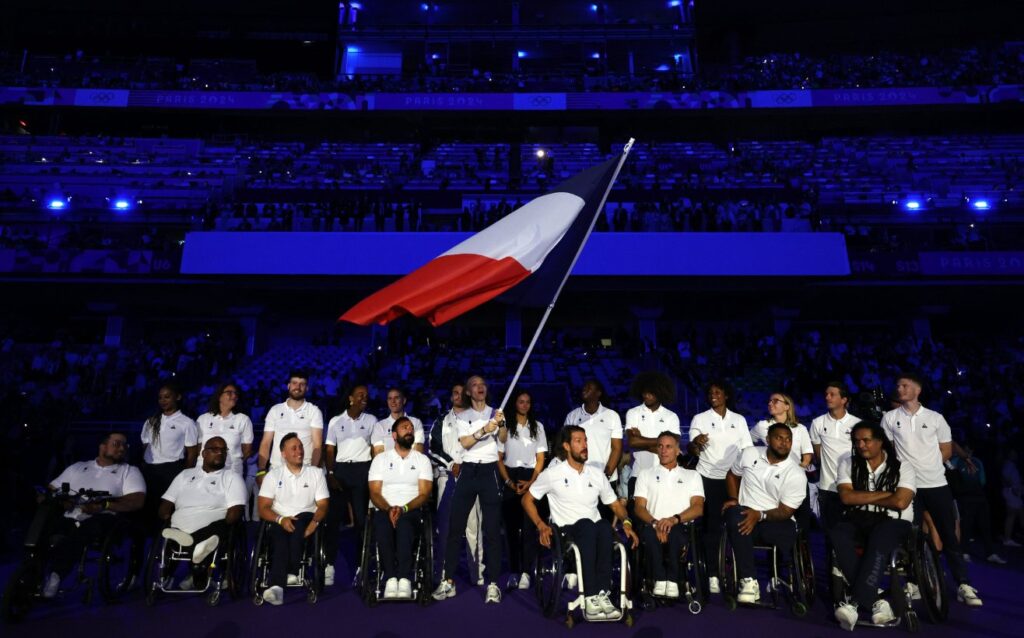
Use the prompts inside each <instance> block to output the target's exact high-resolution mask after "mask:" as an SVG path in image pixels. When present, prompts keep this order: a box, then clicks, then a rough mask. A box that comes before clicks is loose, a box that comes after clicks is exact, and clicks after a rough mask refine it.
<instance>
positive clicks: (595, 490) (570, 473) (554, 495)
mask: <svg viewBox="0 0 1024 638" xmlns="http://www.w3.org/2000/svg"><path fill="white" fill-rule="evenodd" d="M530 494H532V495H533V498H536V499H541V498H544V497H545V496H547V497H548V506H549V507H550V509H551V520H552V521H554V522H555V525H558V526H559V527H563V526H566V525H572V524H573V523H575V522H576V521H579V520H583V519H584V518H585V519H588V520H591V521H594V522H597V521H599V520H601V514H600V513H599V512H598V511H597V503H598V501H600V502H602V503H604V504H605V505H610V504H611V503H613V502H614V501H615V500H616V497H615V491H614V490H613V489H612V484H611V483H609V482H608V477H606V476H605V475H604V472H602V471H601V470H598V469H596V468H595V467H594V466H592V465H584V466H583V471H582V472H577V471H576V470H574V469H573V467H572V466H571V465H570V464H569V463H568V462H565V463H558V464H556V465H553V466H551V467H549V468H548V469H546V470H544V471H543V472H541V473H540V476H538V477H537V480H536V481H534V482H533V485H531V486H530Z"/></svg>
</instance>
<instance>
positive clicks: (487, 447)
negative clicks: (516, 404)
mask: <svg viewBox="0 0 1024 638" xmlns="http://www.w3.org/2000/svg"><path fill="white" fill-rule="evenodd" d="M493 414H494V409H493V408H491V407H487V408H484V410H483V411H477V410H474V409H472V408H470V409H468V410H463V411H462V412H460V413H459V414H458V426H459V438H462V437H464V436H468V435H470V434H473V433H474V432H476V431H477V430H479V429H480V428H482V427H484V426H485V425H487V422H488V421H490V420H491V415H493ZM500 431H501V429H500V428H499V429H497V430H495V431H494V432H491V433H490V434H484V435H483V438H481V439H480V440H479V441H477V442H476V443H474V444H473V447H471V448H469V449H465V448H463V451H462V462H463V463H497V462H498V432H500ZM459 445H462V444H461V443H460V444H459Z"/></svg>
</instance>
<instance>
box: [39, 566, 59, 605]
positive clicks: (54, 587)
mask: <svg viewBox="0 0 1024 638" xmlns="http://www.w3.org/2000/svg"><path fill="white" fill-rule="evenodd" d="M59 591H60V575H59V574H57V572H50V577H49V578H47V579H46V585H45V586H44V587H43V598H46V599H50V598H53V597H54V596H56V595H57V592H59Z"/></svg>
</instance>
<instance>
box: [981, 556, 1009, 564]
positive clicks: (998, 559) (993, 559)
mask: <svg viewBox="0 0 1024 638" xmlns="http://www.w3.org/2000/svg"><path fill="white" fill-rule="evenodd" d="M985 560H987V561H988V562H990V563H995V564H996V565H1005V564H1006V559H1005V558H1003V557H1002V556H1000V555H999V554H989V555H988V558H986V559H985Z"/></svg>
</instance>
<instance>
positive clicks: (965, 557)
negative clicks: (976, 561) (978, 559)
mask: <svg viewBox="0 0 1024 638" xmlns="http://www.w3.org/2000/svg"><path fill="white" fill-rule="evenodd" d="M964 562H965V563H970V562H972V561H971V555H970V554H964Z"/></svg>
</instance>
